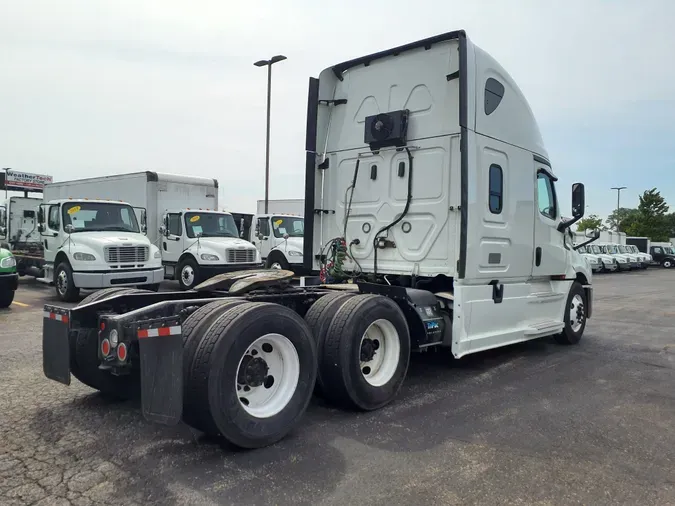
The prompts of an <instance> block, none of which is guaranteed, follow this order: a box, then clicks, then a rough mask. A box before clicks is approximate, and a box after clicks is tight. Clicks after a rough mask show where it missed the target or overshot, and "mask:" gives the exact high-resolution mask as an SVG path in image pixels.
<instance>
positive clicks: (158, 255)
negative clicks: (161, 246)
mask: <svg viewBox="0 0 675 506" xmlns="http://www.w3.org/2000/svg"><path fill="white" fill-rule="evenodd" d="M154 256H155V258H162V252H161V251H159V250H157V251H155V255H154Z"/></svg>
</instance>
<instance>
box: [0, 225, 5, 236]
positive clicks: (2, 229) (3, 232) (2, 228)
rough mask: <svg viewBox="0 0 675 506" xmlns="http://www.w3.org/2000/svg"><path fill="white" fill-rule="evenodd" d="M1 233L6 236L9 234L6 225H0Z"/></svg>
mask: <svg viewBox="0 0 675 506" xmlns="http://www.w3.org/2000/svg"><path fill="white" fill-rule="evenodd" d="M0 235H1V236H2V237H5V236H6V235H7V229H6V228H5V227H4V226H0Z"/></svg>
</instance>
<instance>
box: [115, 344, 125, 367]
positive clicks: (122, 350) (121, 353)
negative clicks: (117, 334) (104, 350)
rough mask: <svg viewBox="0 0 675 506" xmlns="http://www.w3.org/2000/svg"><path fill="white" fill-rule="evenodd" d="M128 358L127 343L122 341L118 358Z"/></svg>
mask: <svg viewBox="0 0 675 506" xmlns="http://www.w3.org/2000/svg"><path fill="white" fill-rule="evenodd" d="M126 359H127V345H126V344H124V343H120V345H119V346H118V347H117V360H119V361H120V362H124V361H125V360H126Z"/></svg>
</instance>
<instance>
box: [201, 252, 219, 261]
mask: <svg viewBox="0 0 675 506" xmlns="http://www.w3.org/2000/svg"><path fill="white" fill-rule="evenodd" d="M201 257H202V260H206V261H207V262H217V261H218V260H220V258H219V257H218V255H211V254H210V253H202V254H201Z"/></svg>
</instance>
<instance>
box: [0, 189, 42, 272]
mask: <svg viewBox="0 0 675 506" xmlns="http://www.w3.org/2000/svg"><path fill="white" fill-rule="evenodd" d="M41 203H42V199H41V198H39V197H8V198H6V199H4V200H0V246H2V247H5V248H7V249H8V250H10V251H11V252H12V254H13V255H14V258H15V259H16V269H17V272H18V274H19V276H24V275H25V274H32V275H34V276H36V277H37V276H40V273H41V270H42V265H43V263H44V258H43V245H42V237H41V235H40V232H39V230H38V212H39V209H40V204H41Z"/></svg>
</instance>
